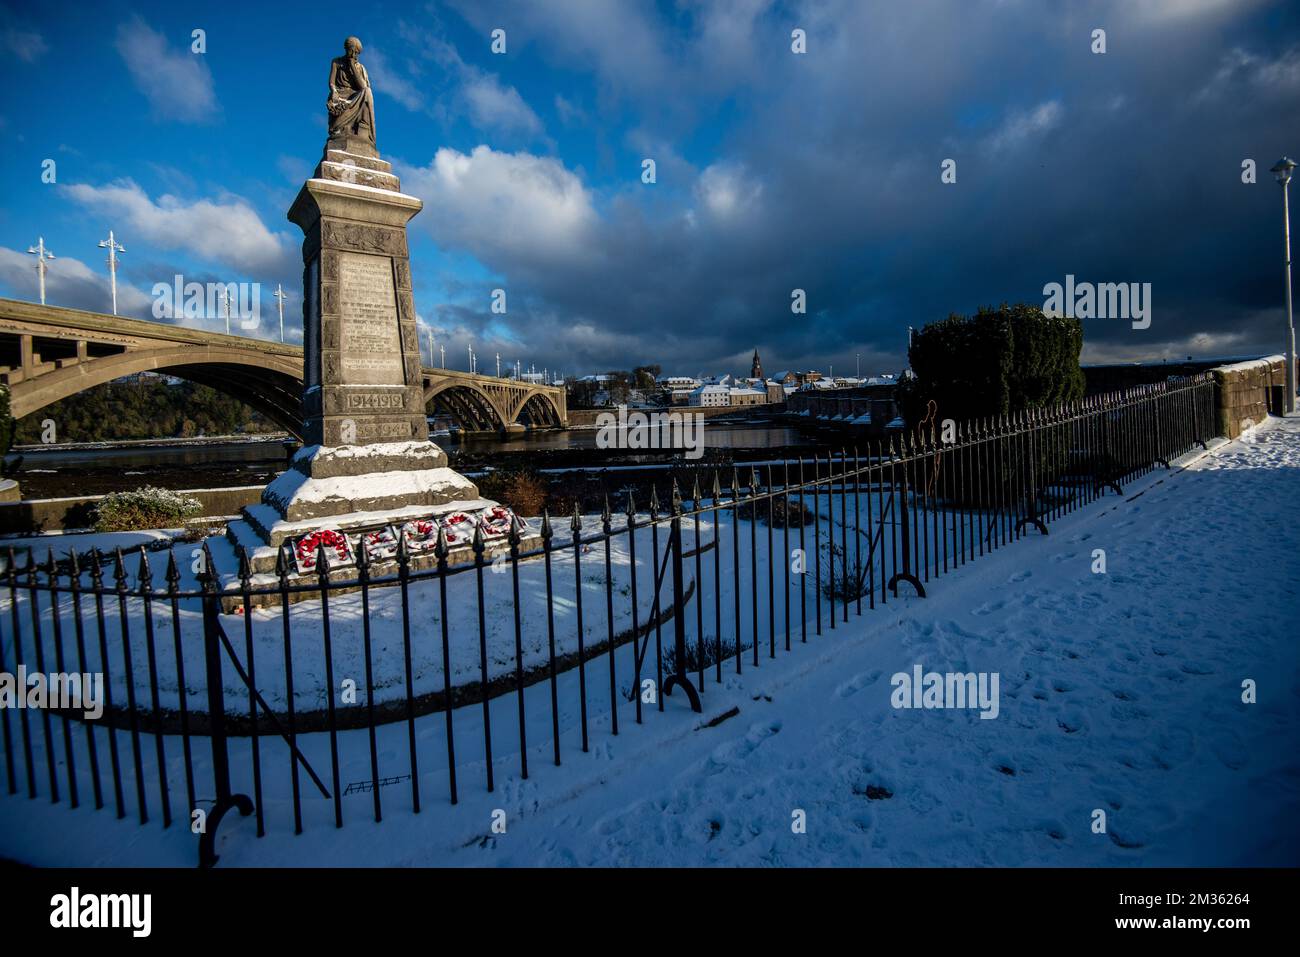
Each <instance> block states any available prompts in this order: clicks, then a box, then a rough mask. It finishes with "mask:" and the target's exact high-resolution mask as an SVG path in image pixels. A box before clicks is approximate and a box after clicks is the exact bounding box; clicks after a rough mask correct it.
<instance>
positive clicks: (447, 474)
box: [228, 136, 531, 574]
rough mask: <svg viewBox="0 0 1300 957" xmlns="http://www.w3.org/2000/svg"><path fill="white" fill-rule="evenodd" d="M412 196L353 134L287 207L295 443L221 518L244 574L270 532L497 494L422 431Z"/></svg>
mask: <svg viewBox="0 0 1300 957" xmlns="http://www.w3.org/2000/svg"><path fill="white" fill-rule="evenodd" d="M421 206H422V204H421V202H420V200H418V199H416V198H415V197H414V196H408V195H406V194H405V193H403V192H401V185H400V183H399V182H398V178H397V176H395V175H394V174H393V172H392V166H391V165H390V164H389V163H387V162H385V161H384V160H382V159H380V158H379V155H378V152H377V151H376V150H375V149H374V147H373V145H371V144H370V143H369V141H368V140H366V139H365V138H364V137H361V138H358V137H355V136H353V137H343V138H338V137H336V138H333V139H331V140H330V141H329V143H327V145H326V150H325V155H324V156H323V158H322V159H321V162H320V164H319V165H318V166H317V168H316V174H315V176H313V177H312V178H311V179H309V180H307V182H306V183H305V184H304V185H303V187H302V190H301V191H300V192H299V193H298V197H297V199H296V200H295V201H294V203H293V206H292V207H291V208H290V210H289V219H290V220H291V221H292V222H294V223H295V224H296V225H298V226H299V227H300V228H301V229H302V231H303V234H304V236H305V238H304V240H303V246H302V253H303V264H304V268H303V290H304V295H303V330H304V343H303V346H304V348H303V352H304V391H303V400H302V414H303V433H304V439H305V447H304V448H303V449H302V450H301V451H299V452H298V453H297V454H296V455H295V456H294V458H293V460H292V462H291V463H290V467H289V469H288V470H287V471H286V472H284V473H283V474H282V475H280V476H279V477H277V478H276V479H275V480H274V481H273V482H271V484H269V485H268V486H267V487H266V489H265V490H264V491H263V493H262V500H261V502H260V503H259V504H257V505H251V506H247V507H246V508H244V510H243V517H242V519H240V520H239V521H236V522H232V523H231V525H230V527H229V530H228V537H229V538H230V540H231V541H232V542H233V543H235V544H236V545H238V546H243V547H244V548H245V549H246V550H247V552H248V553H249V556H250V561H251V564H252V567H253V571H254V572H255V573H259V574H265V573H271V572H273V571H274V569H275V563H276V556H277V552H278V549H279V548H280V546H281V545H282V543H284V542H285V541H286V540H289V541H293V540H296V539H298V538H300V537H301V536H303V535H307V534H309V533H311V532H314V531H318V530H321V529H326V528H328V529H332V530H335V531H339V532H343V533H344V534H358V535H359V534H361V533H363V532H367V531H374V530H378V529H384V528H388V527H393V528H398V529H400V527H401V525H402V524H403V523H405V522H409V521H413V520H416V519H426V518H430V517H437V516H439V515H441V514H443V513H445V512H450V511H465V512H472V511H476V510H481V509H484V508H490V507H492V506H493V505H495V504H496V503H494V502H490V501H487V500H485V499H482V498H480V497H479V494H478V489H477V488H476V487H475V486H474V483H473V482H471V481H469V479H467V478H465V477H464V476H463V475H460V474H459V473H458V472H456V471H454V470H453V469H451V468H448V467H447V456H446V455H445V454H444V453H443V451H442V450H441V449H440V448H438V446H436V445H434V444H433V442H431V441H430V440H429V428H428V422H427V419H426V417H425V405H424V384H423V381H422V378H421V374H420V351H419V339H418V335H417V331H416V321H415V301H414V297H413V294H412V290H411V267H410V259H409V252H408V249H407V243H406V224H407V222H408V221H409V220H410V219H411V218H412V217H413V216H415V214H416V213H418V212H419V211H420V208H421ZM530 537H531V536H530ZM504 544H505V543H504V541H502V540H500V539H498V540H496V541H494V542H493V544H492V548H491V552H492V553H495V552H496V551H498V550H499V548H500V546H502V545H504ZM530 544H531V543H530ZM457 557H458V559H461V560H463V556H459V555H458V556H457ZM470 557H471V558H472V555H471V556H470Z"/></svg>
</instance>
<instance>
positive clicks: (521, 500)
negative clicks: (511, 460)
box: [477, 469, 546, 517]
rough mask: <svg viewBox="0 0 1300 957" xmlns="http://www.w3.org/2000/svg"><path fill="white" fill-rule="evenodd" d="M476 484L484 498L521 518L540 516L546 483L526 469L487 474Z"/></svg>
mask: <svg viewBox="0 0 1300 957" xmlns="http://www.w3.org/2000/svg"><path fill="white" fill-rule="evenodd" d="M477 484H478V490H479V494H480V495H482V496H483V497H484V498H490V499H494V500H496V501H498V502H500V503H501V504H502V505H505V506H507V507H508V508H510V509H512V510H513V511H514V512H515V514H517V515H520V516H523V517H531V516H535V515H540V514H541V513H542V507H543V506H544V505H545V504H546V483H545V482H544V481H542V479H541V477H540V476H538V475H537V473H535V472H531V471H528V470H526V469H502V470H499V471H496V472H489V473H488V474H487V475H484V476H482V477H481V478H480V479H479V480H478V482H477Z"/></svg>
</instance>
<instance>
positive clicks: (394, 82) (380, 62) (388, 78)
mask: <svg viewBox="0 0 1300 957" xmlns="http://www.w3.org/2000/svg"><path fill="white" fill-rule="evenodd" d="M365 63H366V72H367V73H368V74H369V76H370V85H371V86H372V87H374V90H375V92H376V93H382V94H384V95H385V96H391V97H392V98H393V99H395V100H396V101H397V102H398V103H400V104H402V106H404V107H406V108H407V109H408V110H411V111H412V112H419V111H421V110H423V109H424V94H422V93H421V92H420V91H419V89H417V88H416V86H415V84H414V83H412V82H411V81H410V80H408V79H406V77H404V76H402V75H401V74H399V73H398V72H397V71H396V70H395V69H394V68H393V67H392V65H391V64H389V62H388V58H387V57H385V56H384V54H383V53H381V52H380V51H379V50H376V49H375V48H374V47H366V50H365Z"/></svg>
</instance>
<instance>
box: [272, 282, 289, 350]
mask: <svg viewBox="0 0 1300 957" xmlns="http://www.w3.org/2000/svg"><path fill="white" fill-rule="evenodd" d="M274 295H275V298H276V303H275V304H276V305H277V306H278V307H279V309H280V341H281V342H284V301H285V300H286V299H288V298H289V295H288V293H286V292H285V291H284V290H283V289H281V288H280V284H279V283H278V282H277V283H276V284H275V293H274Z"/></svg>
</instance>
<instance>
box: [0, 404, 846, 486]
mask: <svg viewBox="0 0 1300 957" xmlns="http://www.w3.org/2000/svg"><path fill="white" fill-rule="evenodd" d="M597 435H598V433H597V431H596V430H595V429H571V430H568V431H553V432H533V433H525V434H521V435H514V436H508V437H504V438H502V437H484V436H475V437H470V438H467V439H465V440H464V441H462V440H461V439H460V438H459V437H458V436H455V435H448V434H446V433H438V434H435V435H434V437H433V438H434V441H435V442H436V443H437V444H438V445H439V446H440V447H441V448H442V449H443V450H444V451H446V452H447V454H448V456H449V457H450V459H451V465H452V467H454V468H457V469H460V470H461V471H471V470H474V469H481V468H484V467H503V466H505V467H509V466H516V465H518V466H523V465H527V466H529V467H532V468H579V469H588V468H590V469H594V468H599V467H601V466H603V465H617V464H642V463H652V462H668V461H672V460H674V459H677V460H680V457H681V452H680V451H676V452H674V451H669V450H663V451H659V450H651V451H645V452H635V453H633V452H624V451H619V450H607V449H600V448H598V447H597V444H596V440H597ZM703 436H704V450H705V452H704V454H705V455H706V456H709V457H710V458H715V457H722V458H732V459H734V460H735V461H737V462H746V461H754V460H761V459H766V458H773V457H779V456H781V455H790V456H796V455H808V454H810V453H812V452H813V451H822V452H824V451H827V450H829V449H832V448H838V447H839V445H838V443H840V442H842V441H844V440H843V438H842V433H838V432H833V431H832V432H820V431H809V430H802V429H797V428H792V427H788V426H785V425H780V424H777V423H774V422H772V421H770V420H762V419H748V420H742V421H732V422H720V421H716V420H715V421H709V422H708V423H707V424H706V426H705V428H704V430H703ZM287 438H288V437H286V436H270V437H258V438H232V437H224V438H213V439H199V440H194V439H186V440H175V439H161V440H158V441H157V442H129V443H115V444H110V443H96V444H85V445H51V446H17V447H15V448H14V450H13V451H12V452H11V453H10V455H8V456H7V457H6V459H5V466H6V475H7V476H8V477H10V478H14V479H17V480H18V482H19V484H20V485H21V487H22V494H23V498H28V499H32V498H61V497H73V496H84V495H99V494H103V493H105V492H114V491H121V490H124V489H133V488H139V487H140V486H142V485H154V486H158V487H161V488H171V489H193V488H231V487H235V486H241V485H264V484H266V483H267V482H269V481H270V480H271V479H272V478H274V477H275V476H276V475H277V474H278V473H279V472H281V471H283V470H284V468H285V465H286V463H287V460H288V455H289V452H290V450H291V448H292V446H291V445H290V444H288V442H287V441H286V439H287Z"/></svg>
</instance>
